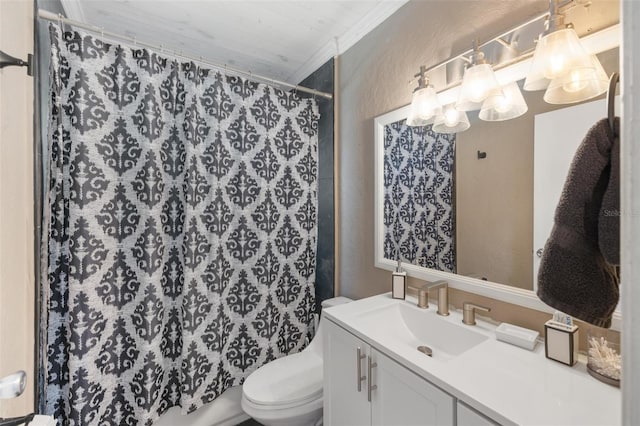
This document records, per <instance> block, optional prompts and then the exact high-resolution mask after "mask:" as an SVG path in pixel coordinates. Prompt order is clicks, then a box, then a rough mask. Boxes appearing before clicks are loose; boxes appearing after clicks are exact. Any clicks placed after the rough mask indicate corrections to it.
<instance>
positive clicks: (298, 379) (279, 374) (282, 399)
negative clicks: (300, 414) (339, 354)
mask: <svg viewBox="0 0 640 426" xmlns="http://www.w3.org/2000/svg"><path fill="white" fill-rule="evenodd" d="M242 393H243V396H244V397H245V399H246V400H247V401H248V402H250V403H251V404H252V405H254V406H258V407H261V408H263V409H269V408H274V409H285V408H290V407H297V406H300V405H304V404H307V403H310V402H312V401H314V400H317V399H319V398H322V357H321V356H319V355H318V354H317V353H315V352H312V351H303V352H300V353H297V354H293V355H289V356H287V357H284V358H280V359H277V360H275V361H273V362H270V363H268V364H266V365H264V366H262V367H260V368H259V369H257V370H256V371H254V372H253V373H252V374H251V375H250V376H249V377H247V379H246V380H245V382H244V384H243V385H242Z"/></svg>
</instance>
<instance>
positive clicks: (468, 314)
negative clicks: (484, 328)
mask: <svg viewBox="0 0 640 426" xmlns="http://www.w3.org/2000/svg"><path fill="white" fill-rule="evenodd" d="M476 311H482V312H491V308H485V307H484V306H478V305H474V304H473V303H469V302H464V303H463V304H462V322H463V323H465V324H467V325H476Z"/></svg>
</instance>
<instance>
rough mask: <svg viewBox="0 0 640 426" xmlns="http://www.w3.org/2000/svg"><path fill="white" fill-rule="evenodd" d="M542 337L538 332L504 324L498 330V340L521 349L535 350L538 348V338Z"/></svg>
mask: <svg viewBox="0 0 640 426" xmlns="http://www.w3.org/2000/svg"><path fill="white" fill-rule="evenodd" d="M539 335H540V333H538V332H537V331H534V330H529V329H528V328H523V327H518V326H517V325H513V324H509V323H506V322H503V323H502V324H500V326H498V328H496V338H497V339H498V340H501V341H503V342H506V343H511V344H512V345H516V346H520V347H521V348H525V349H529V350H533V348H535V347H536V342H537V340H536V339H537V338H538V336H539Z"/></svg>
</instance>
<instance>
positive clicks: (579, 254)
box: [538, 119, 620, 327]
mask: <svg viewBox="0 0 640 426" xmlns="http://www.w3.org/2000/svg"><path fill="white" fill-rule="evenodd" d="M617 145H618V141H617V138H616V137H615V134H614V132H612V130H611V128H610V127H609V123H608V121H607V120H606V119H603V120H600V121H598V122H597V123H596V124H595V125H594V126H593V127H591V129H589V132H588V133H587V135H586V136H585V138H584V140H583V141H582V144H581V145H580V147H579V148H578V150H577V151H576V154H575V157H574V158H573V162H572V163H571V168H570V169H569V174H568V176H567V180H566V182H565V184H564V188H563V190H562V195H561V196H560V202H559V203H558V207H557V208H556V213H555V217H554V220H555V223H554V226H553V229H552V230H551V235H550V236H549V239H548V240H547V243H546V245H545V248H544V251H543V254H542V259H541V262H540V269H539V270H538V297H540V299H541V300H542V301H543V302H545V303H546V304H547V305H549V306H551V307H553V308H555V309H558V310H560V311H562V312H565V313H567V314H569V315H572V316H574V317H576V318H578V319H580V320H583V321H586V322H589V323H591V324H594V325H597V326H599V327H610V326H611V316H612V314H613V311H614V310H615V308H616V305H617V304H618V298H619V289H618V284H619V282H618V275H617V270H616V268H615V266H613V265H611V264H609V263H608V262H607V261H606V260H605V257H604V256H603V252H604V253H607V258H611V259H613V260H617V259H619V248H618V245H619V238H620V237H619V211H620V207H619V200H620V198H619V193H618V192H619V182H618V181H616V179H618V180H619V175H620V174H619V170H612V166H614V167H616V168H618V167H619V159H616V161H612V155H619V148H618V147H617ZM611 179H613V180H614V181H610V180H611ZM608 192H609V193H608ZM604 200H607V202H606V203H605V204H603V202H604ZM605 210H609V213H608V214H607V215H606V216H603V215H604V214H606V213H605ZM603 217H606V218H607V220H606V223H602V224H601V223H600V222H601V220H600V219H601V218H603ZM609 219H611V220H609ZM600 232H602V235H600V234H599V233H600ZM613 234H615V235H613Z"/></svg>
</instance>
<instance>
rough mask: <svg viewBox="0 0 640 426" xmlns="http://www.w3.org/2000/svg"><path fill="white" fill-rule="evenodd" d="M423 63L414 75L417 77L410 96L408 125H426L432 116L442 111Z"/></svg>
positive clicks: (429, 122)
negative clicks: (416, 83)
mask: <svg viewBox="0 0 640 426" xmlns="http://www.w3.org/2000/svg"><path fill="white" fill-rule="evenodd" d="M426 69H427V67H425V66H424V65H422V66H421V67H420V71H419V72H418V74H416V75H415V76H414V77H417V78H418V87H416V89H415V90H414V91H413V96H412V97H411V108H410V112H409V117H408V118H407V125H408V126H426V125H427V124H431V123H433V120H434V118H435V117H436V116H437V115H439V114H440V113H441V112H442V106H441V105H440V101H439V100H438V95H437V94H436V91H435V89H434V88H433V86H432V85H431V84H429V77H427V76H426Z"/></svg>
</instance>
